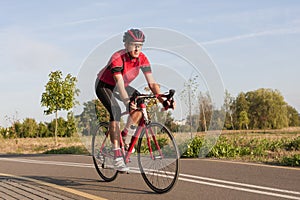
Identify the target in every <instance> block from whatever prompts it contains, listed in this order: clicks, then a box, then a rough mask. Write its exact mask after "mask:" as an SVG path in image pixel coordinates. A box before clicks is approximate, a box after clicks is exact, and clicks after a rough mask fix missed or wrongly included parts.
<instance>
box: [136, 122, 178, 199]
mask: <svg viewBox="0 0 300 200" xmlns="http://www.w3.org/2000/svg"><path fill="white" fill-rule="evenodd" d="M151 130H152V131H153V133H154V134H155V138H156V140H157V143H158V144H159V146H160V148H161V153H162V156H161V154H160V151H159V149H158V148H157V147H156V145H155V142H154V139H153V137H150V134H149V133H150V132H151ZM147 135H148V137H149V139H150V144H151V145H148V143H147ZM149 146H151V148H152V152H153V155H152V156H151V153H150V147H149ZM137 152H138V164H139V168H140V171H141V174H142V177H143V179H144V181H145V182H146V184H147V185H148V186H149V187H150V188H151V189H152V190H153V191H155V192H156V193H159V194H162V193H166V192H169V191H170V190H171V189H173V187H174V185H175V183H176V182H177V180H178V175H179V155H180V154H179V150H178V147H177V145H176V142H175V139H174V137H173V135H172V134H171V133H170V131H169V130H168V129H167V128H166V127H165V126H164V125H163V124H161V123H157V122H152V123H150V124H149V125H147V126H146V128H144V129H143V131H142V133H141V135H140V138H139V141H138V146H137Z"/></svg>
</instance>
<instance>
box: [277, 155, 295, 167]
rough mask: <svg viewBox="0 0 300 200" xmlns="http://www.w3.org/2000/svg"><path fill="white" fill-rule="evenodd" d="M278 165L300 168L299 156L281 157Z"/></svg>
mask: <svg viewBox="0 0 300 200" xmlns="http://www.w3.org/2000/svg"><path fill="white" fill-rule="evenodd" d="M280 164H281V165H285V166H292V167H295V166H300V154H295V155H293V156H286V157H283V158H282V160H281V161H280Z"/></svg>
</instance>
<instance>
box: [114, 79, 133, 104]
mask: <svg viewBox="0 0 300 200" xmlns="http://www.w3.org/2000/svg"><path fill="white" fill-rule="evenodd" d="M113 77H114V79H115V81H116V86H117V88H118V91H119V93H120V97H121V99H122V101H123V103H124V104H125V105H128V104H129V102H130V100H129V96H128V94H127V91H126V90H125V85H124V79H123V76H122V74H115V75H114V76H113Z"/></svg>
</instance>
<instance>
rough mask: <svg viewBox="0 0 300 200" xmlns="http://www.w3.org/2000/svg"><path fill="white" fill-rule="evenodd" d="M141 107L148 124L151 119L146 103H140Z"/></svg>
mask: <svg viewBox="0 0 300 200" xmlns="http://www.w3.org/2000/svg"><path fill="white" fill-rule="evenodd" d="M140 107H141V109H142V113H143V116H144V119H145V123H146V124H148V122H149V120H148V113H147V109H146V105H145V104H143V103H142V104H141V105H140Z"/></svg>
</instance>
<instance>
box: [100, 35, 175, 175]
mask: <svg viewBox="0 0 300 200" xmlns="http://www.w3.org/2000/svg"><path fill="white" fill-rule="evenodd" d="M144 41H145V35H144V33H143V32H142V31H141V30H139V29H130V30H128V31H126V32H125V33H124V36H123V42H124V46H125V48H124V49H121V50H119V51H117V52H115V53H114V54H113V55H112V56H111V58H110V60H109V62H108V63H107V65H106V66H105V67H104V68H103V69H102V70H101V71H100V72H99V74H98V76H97V81H96V94H97V97H98V98H99V100H100V101H101V102H102V104H103V105H104V106H105V108H106V109H107V110H108V112H109V114H110V123H109V134H110V140H111V142H112V147H113V151H114V167H115V169H116V170H118V171H120V172H126V171H128V170H129V168H128V167H127V166H126V164H125V162H124V160H123V158H122V151H121V149H120V119H121V108H120V106H119V104H118V102H117V100H116V96H117V93H118V96H119V97H120V98H121V100H122V102H123V103H124V105H125V106H126V109H127V110H128V111H129V113H130V117H128V121H127V124H126V126H125V128H124V130H123V131H122V137H124V138H125V137H126V136H127V133H128V129H129V127H130V125H132V124H138V122H139V120H140V119H141V117H142V113H141V111H139V110H137V109H136V105H134V103H133V102H130V97H131V96H132V95H134V94H137V93H138V91H137V90H136V89H134V88H133V87H131V86H129V84H130V83H131V82H132V81H133V80H134V79H135V78H136V77H137V76H138V74H139V70H141V71H142V72H143V74H144V77H145V79H146V81H147V83H148V86H149V88H150V90H151V91H152V93H153V94H160V88H159V85H158V84H157V83H156V81H155V80H154V77H153V75H152V71H151V67H150V63H149V60H148V58H147V57H146V55H145V54H143V53H142V52H141V50H142V46H143V43H144ZM158 100H159V101H160V102H161V103H162V104H163V106H164V107H165V108H167V107H169V106H170V102H169V101H164V100H163V99H162V98H161V97H159V98H158ZM125 145H128V144H126V143H125Z"/></svg>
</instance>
